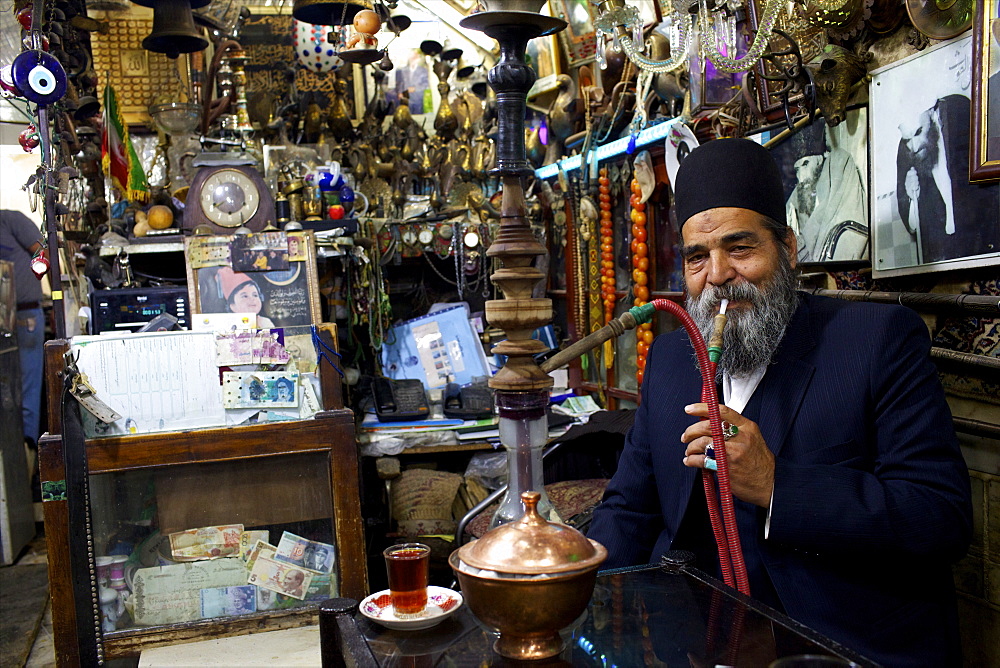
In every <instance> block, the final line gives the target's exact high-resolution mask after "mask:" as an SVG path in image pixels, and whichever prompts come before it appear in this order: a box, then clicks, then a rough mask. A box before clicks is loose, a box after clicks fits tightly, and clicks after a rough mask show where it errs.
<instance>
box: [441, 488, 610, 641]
mask: <svg viewBox="0 0 1000 668" xmlns="http://www.w3.org/2000/svg"><path fill="white" fill-rule="evenodd" d="M539 497H540V495H539V493H538V492H524V493H523V494H522V495H521V499H522V500H523V501H524V505H525V506H526V508H527V510H526V512H525V513H524V516H523V517H521V519H519V520H517V521H516V522H511V523H509V524H504V525H501V526H499V527H497V528H495V529H492V530H490V531H488V532H487V533H486V534H485V535H484V536H483V537H482V538H480V539H479V540H477V541H474V542H471V543H469V544H467V545H464V546H462V547H461V548H459V549H458V550H456V551H454V552H452V553H451V556H450V557H449V559H448V563H449V565H450V566H451V568H452V570H454V571H455V575H456V577H457V578H458V582H459V585H460V586H461V589H462V594H463V596H465V601H466V603H468V605H469V609H471V610H472V612H473V614H475V615H476V617H478V618H479V619H480V620H481V621H482V622H483V623H485V624H486V625H488V626H491V627H493V628H495V629H497V630H498V631H499V632H500V637H499V638H498V639H497V641H496V642H495V643H494V645H493V649H494V650H495V651H496V652H497V654H500V655H501V656H504V657H507V658H510V659H519V660H525V659H544V658H548V657H551V656H555V655H557V654H559V653H560V652H561V651H562V650H563V641H562V638H560V637H559V630H560V629H563V628H565V627H567V626H569V625H570V624H571V623H572V622H573V621H574V620H575V619H576V618H577V617H579V616H580V614H581V613H582V612H583V610H584V609H585V608H586V607H587V603H588V602H589V601H590V597H591V595H592V594H593V591H594V582H595V580H596V579H597V569H598V567H599V566H600V565H601V564H602V563H604V560H605V559H607V556H608V551H607V550H606V549H605V548H604V546H603V545H601V544H600V543H598V542H596V541H593V540H590V539H588V538H587V537H586V536H584V535H583V534H582V533H580V532H579V531H577V530H576V529H574V528H572V527H569V526H566V525H565V524H557V523H555V522H549V521H547V520H546V519H545V518H543V517H542V516H541V515H539V514H538V511H537V508H536V506H537V504H538V499H539Z"/></svg>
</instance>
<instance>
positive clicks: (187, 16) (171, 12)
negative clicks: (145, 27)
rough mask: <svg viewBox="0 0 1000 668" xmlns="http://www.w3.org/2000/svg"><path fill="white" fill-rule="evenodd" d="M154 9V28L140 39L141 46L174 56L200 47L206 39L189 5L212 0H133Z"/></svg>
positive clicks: (199, 5)
mask: <svg viewBox="0 0 1000 668" xmlns="http://www.w3.org/2000/svg"><path fill="white" fill-rule="evenodd" d="M132 1H133V2H134V3H135V4H137V5H141V6H143V7H150V8H152V10H153V31H152V32H151V33H149V36H148V37H147V38H146V39H144V40H142V48H144V49H146V50H147V51H153V52H154V53H162V54H165V55H166V56H167V57H168V58H176V57H177V56H179V55H180V54H182V53H194V52H195V51H203V50H204V49H205V47H207V46H208V40H207V39H205V38H204V37H202V36H201V32H200V31H199V30H198V28H197V27H196V26H195V25H194V15H193V14H192V13H191V10H192V9H197V8H199V7H204V6H205V5H207V4H208V3H209V2H210V1H211V0H132Z"/></svg>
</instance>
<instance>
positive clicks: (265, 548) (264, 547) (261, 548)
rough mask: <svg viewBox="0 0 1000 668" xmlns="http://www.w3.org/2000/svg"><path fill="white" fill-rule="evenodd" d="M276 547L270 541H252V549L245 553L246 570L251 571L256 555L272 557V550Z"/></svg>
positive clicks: (255, 561)
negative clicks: (247, 553)
mask: <svg viewBox="0 0 1000 668" xmlns="http://www.w3.org/2000/svg"><path fill="white" fill-rule="evenodd" d="M276 549H277V548H276V547H274V545H271V544H270V543H268V542H266V541H263V540H258V541H257V542H256V543H254V546H253V549H252V550H250V554H249V555H247V571H251V572H252V571H253V565H254V564H255V563H257V558H258V557H267V558H268V559H273V558H274V551H275V550H276Z"/></svg>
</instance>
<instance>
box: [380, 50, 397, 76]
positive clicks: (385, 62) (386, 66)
mask: <svg viewBox="0 0 1000 668" xmlns="http://www.w3.org/2000/svg"><path fill="white" fill-rule="evenodd" d="M382 52H383V53H384V54H385V55H384V56H382V60H380V61H379V64H378V68H379V69H380V70H382V71H383V72H388V71H390V70H391V69H392V68H393V67H395V66H394V65H393V64H392V61H391V60H389V50H388V49H383V50H382Z"/></svg>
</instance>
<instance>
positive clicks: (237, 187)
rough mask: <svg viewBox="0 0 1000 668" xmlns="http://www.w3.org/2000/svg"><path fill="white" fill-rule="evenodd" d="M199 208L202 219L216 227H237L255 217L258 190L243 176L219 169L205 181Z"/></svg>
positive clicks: (231, 170) (238, 172)
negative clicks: (206, 219)
mask: <svg viewBox="0 0 1000 668" xmlns="http://www.w3.org/2000/svg"><path fill="white" fill-rule="evenodd" d="M199 204H200V205H201V211H202V213H204V214H205V217H206V218H208V219H209V220H210V221H212V222H213V223H215V224H216V225H219V226H221V227H239V226H240V225H243V224H245V223H248V222H250V219H251V218H253V216H254V214H255V213H257V209H258V207H259V206H260V190H259V189H258V188H257V184H256V183H254V181H253V179H251V178H250V177H249V176H247V175H246V174H244V173H243V172H241V171H238V170H236V169H220V170H219V171H217V172H214V173H212V174H211V175H210V176H209V177H208V178H207V179H205V183H204V184H203V185H202V187H201V196H200V201H199Z"/></svg>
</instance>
